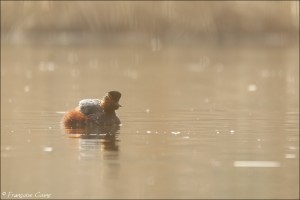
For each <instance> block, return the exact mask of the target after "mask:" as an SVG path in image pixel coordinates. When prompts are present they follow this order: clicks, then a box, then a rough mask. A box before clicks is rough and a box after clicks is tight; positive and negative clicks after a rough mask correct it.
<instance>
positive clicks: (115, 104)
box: [63, 91, 121, 129]
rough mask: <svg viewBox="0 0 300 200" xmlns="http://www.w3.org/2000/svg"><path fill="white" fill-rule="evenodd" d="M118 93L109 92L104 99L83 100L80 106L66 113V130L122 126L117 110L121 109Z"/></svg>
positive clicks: (64, 122)
mask: <svg viewBox="0 0 300 200" xmlns="http://www.w3.org/2000/svg"><path fill="white" fill-rule="evenodd" d="M120 98H121V93H120V92H118V91H110V92H107V93H106V94H105V95H104V96H103V98H102V99H83V100H81V101H79V105H78V106H77V107H76V108H74V109H73V110H70V111H69V112H67V113H66V115H65V116H64V117H63V125H64V126H65V128H66V129H84V128H87V127H97V126H107V125H108V126H111V125H120V124H121V120H120V119H119V117H118V116H117V114H116V110H117V109H119V107H121V105H120V104H119V100H120Z"/></svg>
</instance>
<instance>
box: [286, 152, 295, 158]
mask: <svg viewBox="0 0 300 200" xmlns="http://www.w3.org/2000/svg"><path fill="white" fill-rule="evenodd" d="M285 158H287V159H293V158H296V154H293V153H287V154H285Z"/></svg>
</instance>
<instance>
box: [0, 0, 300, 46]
mask: <svg viewBox="0 0 300 200" xmlns="http://www.w3.org/2000/svg"><path fill="white" fill-rule="evenodd" d="M1 6H2V8H1V11H2V12H1V28H2V29H1V31H2V40H4V41H5V42H6V41H7V42H32V41H35V42H36V40H38V39H41V38H40V37H42V39H44V40H45V38H47V41H48V42H49V40H50V41H51V42H58V43H64V44H65V43H68V42H71V41H73V42H74V40H75V42H79V41H78V37H79V38H80V39H81V40H83V41H84V42H92V43H97V42H101V41H102V42H104V41H105V42H107V41H110V42H117V41H116V40H117V38H116V37H122V39H123V40H128V41H130V42H133V43H139V42H141V41H140V40H142V41H144V40H146V41H147V40H149V38H159V39H161V40H162V41H161V42H163V43H164V44H165V43H166V44H170V43H172V44H173V43H174V42H175V43H176V44H177V43H178V44H186V45H191V44H194V43H195V40H197V41H198V40H201V44H203V43H213V44H224V43H226V44H227V43H230V44H236V43H238V44H240V43H242V42H243V43H245V42H246V43H247V44H248V43H259V44H265V45H287V44H292V43H296V42H297V33H298V30H299V2H298V1H276V2H270V1H261V2H252V1H226V2H208V1H196V2H184V1H159V2H151V1H147V2H132V1H120V2H108V1H96V2H86V1H75V2H67V1H65V2H64V1H59V2H57V1H39V2H34V1H21V2H13V1H4V2H2V3H1ZM73 37H76V39H74V38H73ZM72 39H74V40H72ZM95 40H96V41H95ZM103 40H104V41H103ZM111 40H113V41H111ZM38 41H40V40H38ZM81 42H82V41H81ZM197 44H199V43H197Z"/></svg>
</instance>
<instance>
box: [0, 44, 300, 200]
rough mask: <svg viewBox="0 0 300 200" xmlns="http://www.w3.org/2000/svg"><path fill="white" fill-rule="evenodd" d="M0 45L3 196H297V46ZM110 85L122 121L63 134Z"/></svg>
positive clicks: (271, 197) (109, 88)
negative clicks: (69, 117) (86, 102)
mask: <svg viewBox="0 0 300 200" xmlns="http://www.w3.org/2000/svg"><path fill="white" fill-rule="evenodd" d="M1 48H2V49H1V191H2V198H8V193H9V192H11V194H12V193H13V194H33V195H35V194H36V193H37V192H40V194H50V195H51V198H139V199H140V198H270V199H273V198H299V56H298V53H299V51H298V50H297V48H293V47H291V48H242V47H240V48H225V47H205V48H204V47H203V48H198V47H197V48H196V47H189V48H187V47H164V46H161V45H158V44H156V43H152V44H149V46H147V45H145V46H139V47H130V48H128V47H126V46H124V47H121V48H120V47H118V48H115V47H99V46H97V47H96V46H89V47H85V46H71V47H68V46H46V47H45V46H39V45H36V46H18V47H16V46H8V45H3V46H2V47H1ZM109 90H119V91H121V92H122V94H123V96H122V98H121V100H120V103H121V104H122V105H123V107H122V108H120V110H119V111H118V114H119V116H120V118H121V120H122V126H121V127H120V129H119V130H116V132H115V133H114V134H113V135H99V136H94V137H92V138H84V137H82V138H80V137H79V138H78V137H70V136H69V135H67V134H66V133H65V131H64V129H63V128H62V127H61V119H62V117H63V115H64V113H65V112H66V111H67V110H70V109H72V108H73V107H75V106H76V105H77V104H78V102H79V100H80V99H83V98H101V97H102V95H103V94H104V93H105V92H107V91H109ZM3 192H5V194H4V193H3Z"/></svg>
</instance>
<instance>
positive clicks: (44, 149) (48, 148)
mask: <svg viewBox="0 0 300 200" xmlns="http://www.w3.org/2000/svg"><path fill="white" fill-rule="evenodd" d="M43 151H45V152H52V151H53V147H44V148H43Z"/></svg>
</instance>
